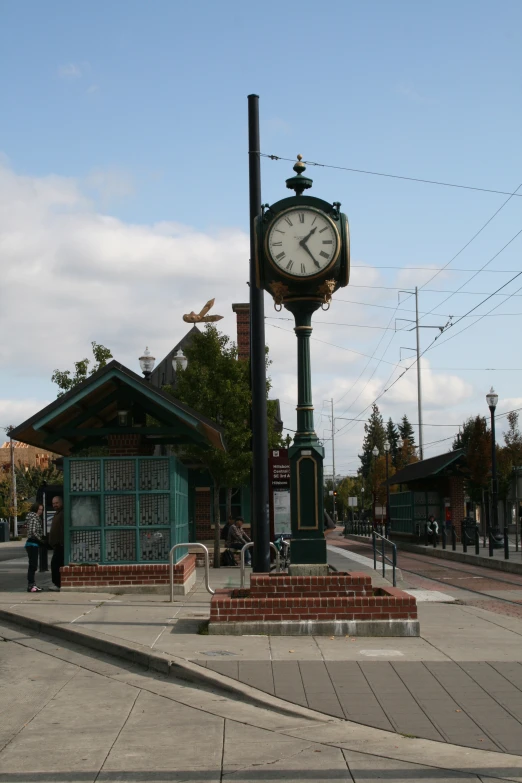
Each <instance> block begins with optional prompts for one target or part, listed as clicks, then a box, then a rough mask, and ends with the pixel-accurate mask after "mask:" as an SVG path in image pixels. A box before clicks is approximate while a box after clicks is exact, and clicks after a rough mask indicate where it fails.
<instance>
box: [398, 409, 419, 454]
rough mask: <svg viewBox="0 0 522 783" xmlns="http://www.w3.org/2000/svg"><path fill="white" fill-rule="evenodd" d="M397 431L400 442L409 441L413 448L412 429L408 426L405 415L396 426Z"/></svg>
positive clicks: (413, 435)
mask: <svg viewBox="0 0 522 783" xmlns="http://www.w3.org/2000/svg"><path fill="white" fill-rule="evenodd" d="M398 429H399V435H400V437H401V439H402V440H409V441H410V442H411V445H412V446H413V447H415V433H414V432H413V427H412V425H411V424H410V421H409V419H408V417H407V416H406V414H404V416H403V417H402V419H401V423H400V424H399V426H398Z"/></svg>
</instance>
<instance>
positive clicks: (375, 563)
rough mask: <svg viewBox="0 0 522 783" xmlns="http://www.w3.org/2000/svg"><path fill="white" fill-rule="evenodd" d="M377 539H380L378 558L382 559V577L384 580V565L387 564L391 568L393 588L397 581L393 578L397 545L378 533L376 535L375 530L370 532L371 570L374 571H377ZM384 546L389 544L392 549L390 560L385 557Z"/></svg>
mask: <svg viewBox="0 0 522 783" xmlns="http://www.w3.org/2000/svg"><path fill="white" fill-rule="evenodd" d="M377 538H380V539H381V552H380V556H381V558H382V575H383V577H384V578H386V563H389V564H390V565H391V567H392V580H393V586H394V587H397V579H396V576H395V569H396V567H397V545H396V544H394V543H392V542H391V541H390V540H389V539H388V538H386V537H385V536H381V534H380V533H376V532H375V530H374V531H373V532H372V543H373V568H374V570H375V571H376V570H377ZM386 544H389V545H390V546H391V547H392V559H391V560H390V558H389V557H388V556H387V555H386V552H385V549H384V547H385V546H386Z"/></svg>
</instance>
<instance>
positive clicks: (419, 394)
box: [415, 286, 424, 461]
mask: <svg viewBox="0 0 522 783" xmlns="http://www.w3.org/2000/svg"><path fill="white" fill-rule="evenodd" d="M415 332H416V335H417V407H418V411H419V457H420V459H421V461H422V460H423V459H424V448H423V441H422V386H421V366H420V360H421V357H420V338H419V289H418V288H417V286H415Z"/></svg>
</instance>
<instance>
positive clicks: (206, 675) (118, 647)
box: [0, 609, 339, 723]
mask: <svg viewBox="0 0 522 783" xmlns="http://www.w3.org/2000/svg"><path fill="white" fill-rule="evenodd" d="M0 620H5V621H6V622H9V623H11V624H12V625H16V626H22V627H23V628H28V629H29V630H31V631H36V632H37V633H43V634H48V635H49V636H54V637H57V638H58V639H62V640H64V641H67V642H73V643H74V644H79V645H81V646H83V647H87V648H89V649H91V650H95V651H96V652H101V653H105V654H106V655H110V656H112V657H114V658H121V659H123V660H125V661H128V662H129V663H134V664H136V665H138V666H142V667H143V668H145V669H150V670H151V671H155V672H158V673H160V674H166V675H167V676H168V677H172V678H173V679H177V680H184V681H185V682H190V683H194V684H196V685H202V686H205V687H207V688H212V689H214V690H216V689H218V690H220V691H222V692H225V693H227V694H230V695H232V696H233V697H235V698H236V699H240V700H242V701H245V702H248V703H250V704H252V705H254V706H256V707H261V708H262V709H265V710H270V711H271V712H278V713H280V714H281V715H285V716H287V717H292V718H300V719H301V720H302V719H305V720H308V721H314V722H319V723H334V722H335V723H338V722H339V719H338V718H334V717H333V716H331V715H326V714H324V713H322V712H316V711H315V710H311V709H309V708H308V707H300V706H299V705H298V704H295V705H294V704H291V703H290V702H286V701H283V699H279V698H278V697H277V696H271V695H270V694H265V693H264V692H263V691H259V690H257V688H253V687H252V686H250V685H245V684H244V683H242V682H239V681H238V680H232V679H230V678H229V677H226V676H225V675H223V674H219V673H218V672H213V671H212V670H210V669H207V668H205V667H203V666H199V665H198V664H197V663H192V662H191V661H186V660H185V659H184V658H177V657H175V656H171V655H168V654H167V653H159V652H153V651H152V650H150V649H149V648H148V647H145V646H144V645H141V644H137V643H136V642H125V643H122V642H115V641H112V639H110V638H108V637H107V636H105V635H104V634H100V633H96V632H91V633H85V632H84V631H80V630H76V629H73V628H71V627H70V626H64V625H55V624H54V623H50V622H46V621H45V620H35V619H33V618H32V617H25V616H23V615H19V614H15V613H14V612H9V611H7V610H6V609H0Z"/></svg>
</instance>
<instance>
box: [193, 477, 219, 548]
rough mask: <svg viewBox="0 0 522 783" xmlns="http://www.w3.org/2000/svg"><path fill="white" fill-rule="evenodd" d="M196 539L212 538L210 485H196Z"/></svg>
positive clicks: (206, 539) (205, 539)
mask: <svg viewBox="0 0 522 783" xmlns="http://www.w3.org/2000/svg"><path fill="white" fill-rule="evenodd" d="M194 514H195V524H196V541H208V540H209V539H213V538H214V530H213V528H212V492H211V490H210V487H196V498H195V509H194Z"/></svg>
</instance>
